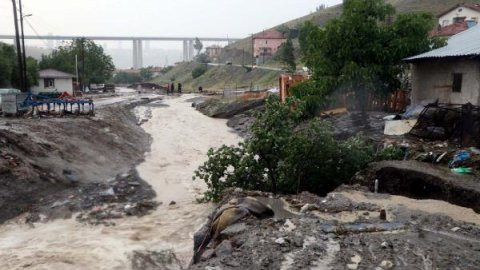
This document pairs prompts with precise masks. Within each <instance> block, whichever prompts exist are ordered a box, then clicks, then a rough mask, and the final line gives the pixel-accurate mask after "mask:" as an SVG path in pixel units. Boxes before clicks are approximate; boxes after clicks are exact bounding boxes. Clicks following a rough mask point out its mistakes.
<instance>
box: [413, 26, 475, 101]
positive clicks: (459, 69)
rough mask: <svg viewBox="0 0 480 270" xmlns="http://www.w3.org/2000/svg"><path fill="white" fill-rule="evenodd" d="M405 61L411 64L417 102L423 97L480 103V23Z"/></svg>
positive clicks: (426, 98) (425, 98)
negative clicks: (440, 46)
mask: <svg viewBox="0 0 480 270" xmlns="http://www.w3.org/2000/svg"><path fill="white" fill-rule="evenodd" d="M405 61H406V62H408V63H410V64H411V74H412V75H411V76H412V77H411V80H412V93H411V102H412V104H413V105H416V104H420V103H421V102H422V101H423V100H438V101H439V102H440V103H449V104H465V103H472V104H473V105H477V106H478V105H480V25H477V26H474V27H472V28H470V29H468V30H466V31H464V32H461V33H459V34H457V35H454V36H452V37H451V38H450V39H449V40H448V45H447V46H445V47H442V48H439V49H436V50H432V51H429V52H426V53H423V54H420V55H417V56H413V57H410V58H407V59H405Z"/></svg>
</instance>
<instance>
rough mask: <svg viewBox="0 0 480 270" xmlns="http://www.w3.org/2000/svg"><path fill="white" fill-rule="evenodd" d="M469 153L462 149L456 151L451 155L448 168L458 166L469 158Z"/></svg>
mask: <svg viewBox="0 0 480 270" xmlns="http://www.w3.org/2000/svg"><path fill="white" fill-rule="evenodd" d="M470 157H471V155H470V153H469V152H468V151H465V150H462V151H458V152H457V153H456V154H455V156H454V157H453V160H452V161H450V163H449V164H448V167H449V168H458V167H460V166H461V165H462V164H463V163H464V162H465V161H468V160H469V159H470Z"/></svg>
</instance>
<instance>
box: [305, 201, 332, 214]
mask: <svg viewBox="0 0 480 270" xmlns="http://www.w3.org/2000/svg"><path fill="white" fill-rule="evenodd" d="M322 202H323V203H326V202H327V201H326V200H324V201H322ZM318 209H319V207H318V205H316V204H309V203H307V204H305V205H304V206H302V208H300V212H301V213H306V212H310V211H313V210H318Z"/></svg>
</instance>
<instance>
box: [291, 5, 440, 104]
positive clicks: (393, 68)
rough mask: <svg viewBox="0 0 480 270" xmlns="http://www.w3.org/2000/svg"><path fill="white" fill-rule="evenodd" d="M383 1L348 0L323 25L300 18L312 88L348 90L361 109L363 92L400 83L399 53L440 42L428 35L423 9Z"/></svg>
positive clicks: (365, 94) (380, 92) (324, 91)
mask: <svg viewBox="0 0 480 270" xmlns="http://www.w3.org/2000/svg"><path fill="white" fill-rule="evenodd" d="M395 15H396V13H395V9H394V8H393V7H392V6H391V5H390V4H385V2H384V1H383V0H349V1H345V2H344V5H343V13H342V15H341V16H340V17H339V18H336V19H333V20H331V21H330V22H329V23H327V25H326V26H325V28H324V29H320V28H319V27H317V26H315V25H314V24H313V23H311V22H309V23H306V24H305V25H304V26H303V28H302V29H301V31H300V45H301V49H302V52H303V56H304V57H303V61H304V62H305V64H306V66H307V67H309V68H310V70H311V71H312V72H313V80H314V81H315V84H316V89H317V91H318V92H319V93H320V94H322V95H325V94H329V93H332V92H333V91H336V90H343V91H354V92H355V93H356V98H357V102H358V103H359V104H358V105H359V106H360V108H361V109H362V110H364V109H365V108H366V105H367V104H366V103H367V100H368V96H369V95H371V94H374V95H384V94H387V93H389V92H391V91H393V90H395V89H397V88H398V87H399V86H400V79H399V78H401V77H402V74H403V73H405V72H406V69H407V66H406V65H404V64H403V62H402V59H404V58H405V57H408V56H411V55H415V54H419V53H422V52H425V51H428V50H430V49H432V48H435V47H437V46H440V45H442V42H440V41H439V40H438V39H436V38H430V37H429V35H428V34H429V31H431V29H433V27H434V25H435V21H434V18H433V15H431V14H428V13H411V14H399V15H397V16H396V19H395V21H394V22H393V23H392V22H391V20H390V18H392V17H393V16H395Z"/></svg>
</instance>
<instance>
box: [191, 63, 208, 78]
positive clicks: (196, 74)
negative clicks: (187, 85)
mask: <svg viewBox="0 0 480 270" xmlns="http://www.w3.org/2000/svg"><path fill="white" fill-rule="evenodd" d="M205 72H207V66H206V65H200V66H198V67H196V68H194V69H193V70H192V77H193V78H194V79H196V78H198V77H200V76H202V75H203V74H205Z"/></svg>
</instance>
